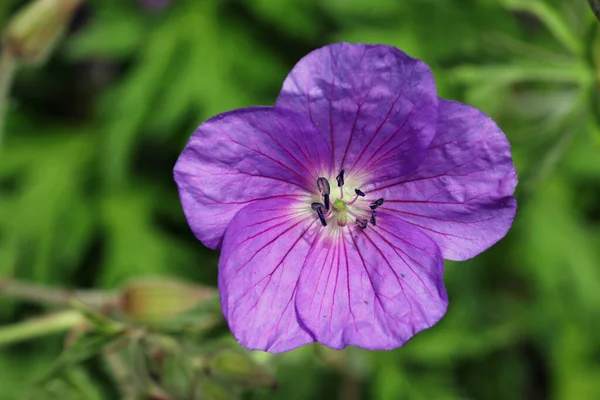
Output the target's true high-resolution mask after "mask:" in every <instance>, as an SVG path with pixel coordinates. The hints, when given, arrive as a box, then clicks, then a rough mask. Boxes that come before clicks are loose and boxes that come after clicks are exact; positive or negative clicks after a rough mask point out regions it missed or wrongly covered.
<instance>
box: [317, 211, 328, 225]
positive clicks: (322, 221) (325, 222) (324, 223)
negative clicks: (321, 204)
mask: <svg viewBox="0 0 600 400" xmlns="http://www.w3.org/2000/svg"><path fill="white" fill-rule="evenodd" d="M317 215H318V216H319V219H320V220H321V225H323V226H327V221H326V220H325V216H324V215H323V209H322V208H317Z"/></svg>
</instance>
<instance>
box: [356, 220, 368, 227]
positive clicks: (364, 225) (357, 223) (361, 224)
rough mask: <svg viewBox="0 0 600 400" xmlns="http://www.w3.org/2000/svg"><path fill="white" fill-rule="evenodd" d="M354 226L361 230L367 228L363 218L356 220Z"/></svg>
mask: <svg viewBox="0 0 600 400" xmlns="http://www.w3.org/2000/svg"><path fill="white" fill-rule="evenodd" d="M356 225H358V227H359V228H361V229H365V228H366V227H367V220H366V219H364V218H356Z"/></svg>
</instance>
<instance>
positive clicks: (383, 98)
mask: <svg viewBox="0 0 600 400" xmlns="http://www.w3.org/2000/svg"><path fill="white" fill-rule="evenodd" d="M277 107H283V108H288V109H291V110H295V111H298V112H301V113H302V114H304V115H306V116H308V117H309V118H310V119H311V121H312V122H313V123H314V124H315V125H316V126H317V127H319V129H321V130H322V131H323V133H324V134H325V136H326V137H328V138H329V140H330V142H331V148H332V158H333V159H334V170H335V171H336V173H337V172H339V171H340V170H341V169H345V170H346V174H347V176H349V175H355V176H358V177H359V178H362V179H360V180H362V181H363V182H364V183H368V182H372V181H373V182H374V181H377V180H379V179H381V178H384V177H388V176H390V175H391V176H397V175H399V174H403V173H406V172H408V171H410V170H411V169H414V168H415V167H416V166H417V165H418V164H419V162H420V161H421V160H422V159H423V157H424V152H425V150H426V149H427V146H428V145H429V143H430V142H431V140H432V138H433V136H434V134H435V127H436V122H437V95H436V87H435V82H434V80H433V75H432V73H431V71H430V69H429V67H428V66H427V65H426V64H425V63H423V62H422V61H420V60H417V59H414V58H411V57H409V56H408V55H406V54H405V53H403V52H402V51H400V50H398V49H396V48H394V47H390V46H382V45H363V44H349V43H337V44H333V45H330V46H326V47H323V48H321V49H318V50H315V51H313V52H312V53H310V54H308V55H307V56H305V57H304V58H303V59H302V60H300V62H298V64H296V66H295V67H294V69H293V70H292V72H291V73H290V74H289V75H288V77H287V78H286V80H285V82H284V84H283V88H282V90H281V93H280V94H279V98H278V99H277Z"/></svg>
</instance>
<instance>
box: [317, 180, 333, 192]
mask: <svg viewBox="0 0 600 400" xmlns="http://www.w3.org/2000/svg"><path fill="white" fill-rule="evenodd" d="M317 187H318V188H319V192H320V193H321V196H325V195H328V196H329V193H330V192H331V189H330V187H329V181H328V180H327V179H326V178H323V177H320V178H319V179H317Z"/></svg>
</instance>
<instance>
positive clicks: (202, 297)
mask: <svg viewBox="0 0 600 400" xmlns="http://www.w3.org/2000/svg"><path fill="white" fill-rule="evenodd" d="M214 296H216V291H215V289H213V288H209V287H202V286H195V285H190V284H188V283H186V282H182V281H179V280H176V279H169V278H146V279H143V280H138V281H134V282H131V283H130V284H128V285H127V286H126V287H125V289H124V290H123V296H122V299H121V308H122V311H123V313H124V314H125V316H126V317H127V318H128V319H130V320H131V321H134V322H138V323H143V324H152V325H155V324H161V323H165V322H168V321H170V320H172V319H173V318H175V317H177V316H178V315H179V314H181V313H183V312H185V311H188V310H190V309H191V308H193V307H195V306H197V305H198V304H199V303H200V302H202V301H206V300H208V299H211V298H213V297H214Z"/></svg>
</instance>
